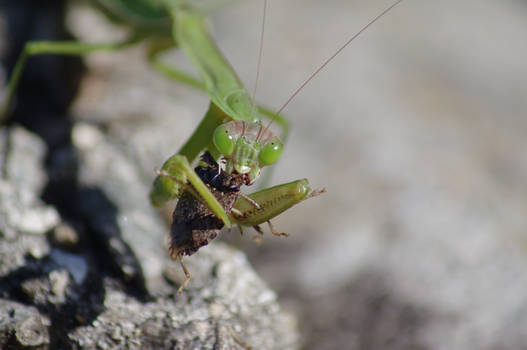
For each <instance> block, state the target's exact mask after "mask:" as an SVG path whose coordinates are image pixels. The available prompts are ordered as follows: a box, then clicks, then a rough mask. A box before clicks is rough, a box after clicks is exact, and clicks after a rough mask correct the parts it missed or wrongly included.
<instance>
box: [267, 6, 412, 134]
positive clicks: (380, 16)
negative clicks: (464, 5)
mask: <svg viewBox="0 0 527 350" xmlns="http://www.w3.org/2000/svg"><path fill="white" fill-rule="evenodd" d="M401 2H403V0H397V1H395V2H394V3H393V4H391V5H390V6H388V7H387V8H386V9H384V10H383V11H382V12H381V13H379V14H378V15H377V16H375V17H374V18H373V19H372V20H371V21H369V22H368V23H367V24H366V25H365V26H364V27H362V28H361V29H360V30H359V31H358V32H357V33H355V34H354V35H353V36H352V37H351V38H349V39H348V41H346V42H345V43H344V45H342V46H341V47H340V48H339V49H338V50H337V51H335V53H333V54H332V55H331V56H330V57H329V58H328V59H326V60H325V61H324V63H322V64H321V65H320V66H319V67H318V68H317V69H316V70H315V71H314V72H313V73H311V75H310V76H309V77H308V78H307V79H306V80H305V81H304V82H303V83H302V84H301V85H300V86H299V87H298V88H297V89H296V90H295V91H294V92H293V94H292V95H291V96H290V97H289V98H288V99H287V100H286V101H285V103H284V104H283V105H282V107H280V108H279V109H278V111H277V112H276V113H275V114H274V117H273V118H271V120H270V121H269V123H268V124H267V126H266V127H265V129H264V131H263V133H265V132H266V131H267V130H268V129H269V127H270V126H271V125H272V124H273V122H274V120H275V119H276V118H277V117H278V116H279V115H280V113H282V111H283V110H284V109H285V108H286V107H287V105H289V103H290V102H291V101H292V100H293V99H294V98H295V97H296V96H297V95H298V94H299V93H300V91H302V90H303V89H304V87H305V86H306V85H307V84H309V82H311V80H313V78H315V77H316V76H317V75H318V74H319V73H320V72H321V71H322V70H323V69H324V68H325V67H326V66H327V65H328V64H329V63H330V62H331V61H333V59H334V58H335V57H337V56H338V55H339V54H340V53H341V52H342V50H344V49H345V48H346V47H347V46H348V45H349V44H350V43H351V42H352V41H353V40H355V39H356V38H357V37H358V36H359V35H361V34H362V33H363V32H364V31H365V30H366V29H368V28H369V27H370V26H371V25H372V24H374V23H375V22H377V21H378V20H379V19H381V18H382V17H383V16H384V15H386V14H387V13H388V12H390V11H391V10H392V9H393V8H394V7H395V6H397V5H398V4H400V3H401Z"/></svg>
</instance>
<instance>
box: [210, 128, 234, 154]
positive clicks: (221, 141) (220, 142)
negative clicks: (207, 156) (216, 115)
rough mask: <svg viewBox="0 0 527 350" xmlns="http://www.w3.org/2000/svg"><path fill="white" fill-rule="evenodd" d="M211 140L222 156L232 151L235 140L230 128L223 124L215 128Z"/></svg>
mask: <svg viewBox="0 0 527 350" xmlns="http://www.w3.org/2000/svg"><path fill="white" fill-rule="evenodd" d="M212 141H213V142H214V146H216V148H217V149H218V151H219V152H220V153H221V154H223V155H224V156H230V155H231V154H232V152H233V151H234V144H235V140H234V137H233V136H232V134H231V130H230V128H228V127H226V126H225V124H224V125H220V126H218V127H217V128H216V130H215V131H214V136H213V138H212Z"/></svg>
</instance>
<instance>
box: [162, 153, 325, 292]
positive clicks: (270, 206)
mask: <svg viewBox="0 0 527 350" xmlns="http://www.w3.org/2000/svg"><path fill="white" fill-rule="evenodd" d="M194 171H195V173H196V175H197V176H198V177H199V178H200V179H201V181H203V183H204V184H205V185H206V186H207V188H208V189H209V191H210V192H211V193H212V194H213V195H214V197H215V198H216V200H217V201H218V202H219V203H220V205H221V206H222V208H223V209H224V210H225V212H226V213H229V218H230V220H231V222H234V223H235V224H237V225H238V226H239V227H240V231H241V226H242V225H243V226H253V227H254V228H255V229H256V230H257V232H258V233H260V234H262V233H263V231H262V229H261V228H260V226H259V224H260V223H262V222H267V223H268V224H269V227H270V229H271V232H272V233H273V234H275V235H277V236H286V235H287V234H285V233H281V232H277V231H275V230H274V228H273V226H272V225H271V222H270V221H269V220H270V219H271V218H272V217H274V216H276V215H278V214H279V213H280V212H283V211H284V210H286V209H288V208H289V207H291V206H292V205H294V204H296V203H298V202H300V201H301V200H304V199H307V198H310V197H313V196H316V195H318V194H320V193H321V192H323V191H311V189H310V188H309V186H308V184H307V180H305V179H303V180H298V181H294V182H291V183H288V184H283V185H279V186H277V188H270V189H267V190H262V191H259V192H255V193H252V194H250V195H249V196H245V195H243V194H242V193H241V192H240V188H241V186H243V185H246V184H247V183H248V181H249V178H248V176H247V174H239V173H228V172H226V171H224V170H223V169H222V168H221V165H219V164H218V163H217V162H216V161H215V160H214V158H213V157H212V156H211V154H210V153H209V152H208V151H206V152H205V153H204V154H203V155H202V156H201V164H200V165H198V166H197V167H196V168H195V169H194ZM160 175H161V176H167V177H171V175H169V174H164V173H160ZM176 181H177V180H176ZM277 191H280V193H281V195H280V196H277ZM223 226H224V222H223V221H222V220H221V219H220V218H218V217H217V216H216V215H215V214H214V213H213V212H212V211H211V210H210V208H209V207H208V206H207V205H206V204H205V203H204V202H203V201H202V200H201V199H200V196H199V195H198V194H197V193H196V192H195V190H194V188H193V187H192V186H191V185H186V189H185V191H184V192H183V194H182V195H181V197H180V198H179V200H178V203H177V206H176V209H175V210H174V213H173V217H172V226H171V229H170V243H169V252H170V256H171V258H172V259H174V260H177V261H179V262H180V264H181V267H182V268H183V271H184V272H185V277H186V278H185V281H184V282H183V284H182V285H181V286H180V288H179V290H178V292H179V293H181V291H182V290H183V289H184V288H185V286H186V285H187V283H188V282H189V280H190V273H189V271H188V269H187V267H186V266H185V264H184V263H183V261H182V257H183V256H184V255H187V256H190V255H192V254H194V253H195V252H197V251H198V249H200V248H201V247H203V246H205V245H207V244H209V242H210V241H211V240H213V239H214V238H216V236H217V235H218V234H219V232H220V230H221V229H222V228H223Z"/></svg>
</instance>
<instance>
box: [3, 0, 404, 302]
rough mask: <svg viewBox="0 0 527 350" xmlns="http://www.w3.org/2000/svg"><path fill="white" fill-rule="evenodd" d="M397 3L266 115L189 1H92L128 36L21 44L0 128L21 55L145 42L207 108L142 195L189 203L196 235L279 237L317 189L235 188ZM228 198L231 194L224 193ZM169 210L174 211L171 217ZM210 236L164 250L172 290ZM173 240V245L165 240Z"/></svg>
mask: <svg viewBox="0 0 527 350" xmlns="http://www.w3.org/2000/svg"><path fill="white" fill-rule="evenodd" d="M401 1H402V0H398V1H396V2H395V3H394V4H392V5H391V6H390V7H388V8H387V9H386V10H385V11H383V12H382V13H381V14H380V15H378V16H377V17H375V18H374V19H373V20H372V21H371V22H370V23H368V24H367V25H366V26H365V27H363V29H362V30H361V31H359V32H358V33H357V34H356V35H354V36H353V37H352V38H351V39H350V40H348V41H347V42H346V43H345V44H344V45H343V46H342V47H341V48H340V49H339V50H337V51H336V52H335V54H334V55H332V56H331V57H330V58H329V59H328V60H327V61H325V62H324V63H323V64H322V65H321V66H320V68H319V69H317V70H316V71H315V72H314V73H313V74H312V75H311V76H310V77H309V78H308V79H307V80H306V81H305V82H304V83H303V84H302V85H301V86H300V88H299V89H298V90H297V91H296V92H295V93H294V94H293V95H292V96H291V97H290V98H289V99H288V100H287V102H286V103H285V104H284V106H283V107H282V108H280V110H279V111H278V112H277V113H273V112H271V111H270V110H268V109H266V108H263V107H260V106H257V105H256V104H255V103H254V102H253V101H252V98H251V97H250V95H249V93H248V91H247V89H246V88H245V87H244V86H243V84H242V83H241V81H240V79H239V78H238V77H237V75H236V73H235V72H234V70H233V69H232V67H231V66H230V65H229V63H228V62H227V61H226V59H225V58H224V56H223V55H222V53H221V51H220V50H219V48H218V47H217V46H216V44H215V43H214V41H213V40H212V38H211V35H210V33H209V31H208V27H207V23H206V20H205V16H204V15H203V14H202V12H201V11H200V10H199V8H197V7H196V6H193V4H192V2H190V1H188V0H186V1H185V0H104V1H103V0H93V4H94V5H95V6H96V7H97V8H99V9H100V10H101V11H102V12H103V13H104V14H105V15H107V17H109V18H110V19H111V20H112V21H114V22H117V23H119V24H122V25H124V26H127V27H128V28H129V29H130V34H129V36H128V37H127V38H126V39H125V40H123V41H121V42H114V43H100V44H86V43H80V42H73V41H68V42H46V41H39V42H29V43H27V44H26V46H25V48H24V50H23V52H22V53H21V55H20V58H19V59H18V61H17V63H16V65H15V67H14V69H13V71H12V73H11V76H10V77H9V81H8V85H7V95H6V100H5V102H4V105H3V107H2V109H1V110H0V123H1V122H2V120H3V119H4V118H5V117H6V115H7V114H8V112H9V107H10V104H11V103H12V100H13V96H14V91H15V90H16V88H17V84H18V81H19V79H20V76H21V73H22V70H23V67H24V64H25V62H26V60H27V58H28V57H29V56H32V55H39V54H58V55H83V54H87V53H90V52H94V51H115V50H120V49H122V48H125V47H127V46H131V45H135V44H137V43H140V42H146V43H148V52H147V57H148V60H149V61H150V62H151V63H152V65H153V66H154V67H155V68H156V69H157V70H158V71H159V72H161V73H162V74H164V75H166V76H168V77H169V78H172V79H174V80H177V81H179V82H181V83H183V84H186V85H189V86H191V87H194V88H198V89H201V90H204V91H205V92H206V93H207V95H208V96H209V99H210V104H209V109H208V111H207V112H206V114H205V116H204V117H203V119H202V120H201V122H200V123H199V125H198V127H197V128H196V130H195V131H194V132H193V133H192V135H191V136H190V137H189V139H188V140H187V141H186V142H185V143H184V145H183V146H182V147H181V149H180V150H179V151H178V152H177V153H176V154H175V155H173V156H172V157H170V158H169V159H168V160H167V161H166V162H165V163H164V164H163V166H162V167H161V169H160V170H159V171H157V177H156V179H155V180H154V183H153V185H152V190H151V192H150V201H151V203H152V205H153V206H155V207H161V206H163V205H164V204H165V203H166V202H168V201H170V200H174V199H177V198H181V197H185V198H186V197H188V198H193V199H191V200H189V201H182V200H180V201H181V202H185V203H186V204H184V205H183V206H186V208H183V209H179V210H180V211H179V214H180V217H181V219H182V221H181V220H180V221H181V222H180V224H182V225H183V226H189V225H190V226H192V225H194V226H195V225H196V224H190V221H191V219H190V216H192V215H194V216H193V217H192V220H197V222H199V221H203V218H204V217H207V218H209V219H210V218H212V219H213V220H216V223H215V224H214V227H212V226H210V227H204V228H203V227H200V228H199V229H200V230H201V231H200V232H201V233H203V232H204V231H205V232H207V230H209V231H210V230H212V229H214V230H215V229H217V228H218V227H219V228H221V226H223V225H224V226H226V227H231V226H232V225H233V224H234V225H237V226H238V227H240V229H241V227H242V226H247V227H254V228H256V229H257V231H258V232H262V231H261V229H260V227H259V225H260V224H262V223H268V224H269V227H270V229H271V232H272V233H273V234H276V235H284V234H281V233H279V232H277V231H275V230H274V228H273V227H272V225H271V223H270V220H271V219H272V218H274V217H275V216H277V215H279V214H280V213H282V212H284V211H285V210H287V209H289V208H290V207H292V206H293V205H295V204H297V203H299V202H301V201H303V200H305V199H308V198H311V197H313V196H316V195H318V194H320V193H322V192H323V191H324V190H312V189H311V188H310V187H309V185H308V182H307V180H306V179H302V180H297V181H293V182H290V183H286V184H282V185H278V186H274V187H271V188H268V189H264V190H261V191H258V192H255V193H253V194H250V195H248V196H245V195H242V194H241V193H240V192H238V190H239V187H241V186H242V185H251V184H253V183H254V182H255V181H256V179H257V178H258V177H259V175H260V172H261V169H262V168H263V167H266V166H269V165H272V164H274V163H276V162H277V161H278V160H279V158H280V156H281V154H282V151H283V142H282V140H284V139H285V138H286V136H287V133H288V123H287V121H286V119H285V118H284V117H282V116H281V115H280V114H281V112H282V110H283V108H284V107H285V106H286V105H287V104H288V103H289V102H290V101H291V100H292V99H293V98H294V97H295V96H296V94H297V93H298V92H299V91H300V90H301V89H302V88H303V87H304V86H305V85H306V84H307V83H308V82H309V81H310V80H311V79H312V78H313V77H314V76H315V75H316V74H318V73H319V72H320V71H321V70H322V69H323V68H324V67H325V66H326V65H327V64H328V63H329V62H330V61H331V60H332V59H333V58H334V57H335V56H336V55H337V54H338V53H339V52H340V51H341V50H343V49H344V48H345V47H346V46H347V45H348V44H349V43H350V42H351V41H352V40H353V39H355V37H357V36H358V35H359V34H360V33H361V32H362V31H364V30H365V29H366V28H367V27H369V26H370V25H371V24H373V23H374V22H375V21H377V20H378V19H379V18H380V17H382V16H383V15H384V14H385V13H387V12H388V11H389V10H390V9H391V8H393V7H394V6H395V5H397V4H398V3H399V2H401ZM264 11H265V5H264ZM173 48H181V49H182V50H183V51H184V53H185V54H186V56H187V57H188V58H189V59H190V61H191V62H192V64H193V65H194V66H195V67H196V69H197V70H198V72H199V75H200V80H197V79H195V78H193V77H192V76H189V75H187V74H185V73H183V72H181V71H179V70H177V69H174V68H172V67H170V66H168V65H167V64H165V63H164V62H163V61H162V60H161V59H160V55H161V54H162V53H163V52H165V51H167V50H170V49H173ZM260 116H266V117H269V118H270V119H271V122H270V123H269V124H268V125H265V124H264V123H263V122H262V120H261V117H260ZM271 123H277V124H278V125H280V126H281V128H282V135H281V136H282V140H281V139H280V138H279V137H278V136H276V135H275V134H274V133H273V132H272V131H271V130H270V129H269V126H270V124H271ZM203 151H206V152H208V153H207V156H210V157H211V158H212V159H209V160H208V162H205V163H206V164H204V165H203V164H202V168H201V169H202V171H201V173H199V174H198V173H197V170H198V168H196V171H195V170H194V169H193V168H192V166H191V164H192V162H193V161H194V160H195V159H196V158H197V156H198V155H199V154H200V153H202V152H203ZM202 163H203V162H202ZM203 169H204V170H203ZM211 170H212V175H211ZM215 173H217V175H215ZM204 174H205V175H204ZM218 179H219V180H218ZM218 181H219V182H218ZM215 184H216V185H215ZM231 192H233V193H234V194H232V195H231V194H230V193H231ZM189 195H190V197H189ZM226 198H228V199H226ZM189 206H191V207H192V206H196V207H198V206H199V207H201V208H202V209H200V210H199V211H198V212H197V213H193V214H187V211H188V210H187V209H188V207H189ZM191 209H192V208H191ZM185 210H187V211H185ZM177 211H178V208H176V213H175V214H174V218H176V214H177ZM191 211H192V210H191ZM193 222H194V221H193ZM174 225H175V224H173V230H172V231H173V232H172V234H173V236H174V235H176V236H177V235H178V234H179V235H181V234H182V233H181V232H180V233H178V232H179V231H178V232H176V233H174ZM190 231H191V232H188V233H186V234H189V235H195V234H196V232H195V231H199V230H198V228H197V227H190ZM214 237H215V234H214V235H212V234H211V235H209V236H208V237H205V239H202V240H199V242H198V238H196V237H194V236H191V237H187V238H188V239H187V243H184V244H179V246H178V244H177V243H175V244H172V245H171V249H170V250H171V257H172V258H173V259H175V260H179V262H180V264H181V266H182V268H183V270H184V272H185V275H186V280H185V282H184V283H183V284H182V286H181V287H180V290H179V291H180V292H181V290H182V289H183V287H184V286H185V285H186V284H187V283H188V281H189V279H190V274H189V273H188V270H187V269H186V267H185V265H184V264H183V262H182V256H183V255H191V254H193V253H194V252H195V251H197V249H199V247H201V246H202V245H205V244H207V243H208V241H209V240H210V239H212V238H214ZM176 238H177V237H176ZM174 241H177V239H175V238H174V237H173V242H174ZM188 242H190V243H188Z"/></svg>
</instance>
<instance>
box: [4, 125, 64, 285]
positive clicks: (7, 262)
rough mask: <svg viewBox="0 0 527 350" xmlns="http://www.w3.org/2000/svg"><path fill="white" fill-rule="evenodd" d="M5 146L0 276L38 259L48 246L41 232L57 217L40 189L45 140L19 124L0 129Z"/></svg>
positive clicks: (46, 251)
mask: <svg viewBox="0 0 527 350" xmlns="http://www.w3.org/2000/svg"><path fill="white" fill-rule="evenodd" d="M0 145H6V148H5V149H3V150H1V152H0V153H3V154H5V157H4V159H3V161H4V163H3V164H1V166H2V174H3V177H2V178H0V238H1V239H0V261H1V264H0V277H3V276H6V275H7V274H8V272H10V271H12V270H14V269H17V268H20V267H22V266H24V265H25V264H26V261H27V260H26V259H27V258H28V257H30V258H34V259H40V258H42V257H44V256H46V255H47V254H48V253H49V250H50V247H49V244H48V243H47V241H46V238H45V237H44V236H42V234H43V233H45V232H47V231H48V230H50V229H52V228H53V227H54V226H55V225H56V224H57V223H58V221H59V217H58V214H57V212H56V210H55V209H54V208H53V207H50V206H47V205H44V204H43V203H42V201H41V200H40V199H39V197H38V196H39V193H40V190H41V189H42V186H43V185H44V182H45V175H44V172H43V170H42V168H41V162H42V157H43V155H44V151H45V148H44V144H43V143H42V142H41V141H39V140H38V138H37V137H36V136H34V135H32V134H30V133H28V132H27V131H24V130H23V129H22V128H18V127H14V128H9V129H7V128H3V129H1V130H0Z"/></svg>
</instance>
